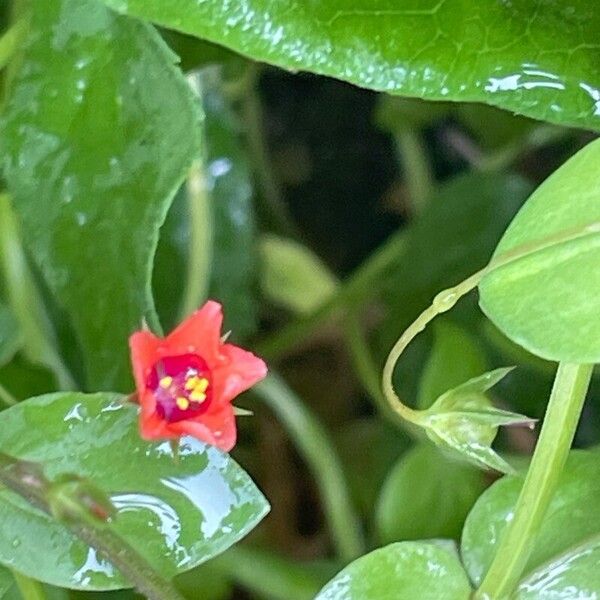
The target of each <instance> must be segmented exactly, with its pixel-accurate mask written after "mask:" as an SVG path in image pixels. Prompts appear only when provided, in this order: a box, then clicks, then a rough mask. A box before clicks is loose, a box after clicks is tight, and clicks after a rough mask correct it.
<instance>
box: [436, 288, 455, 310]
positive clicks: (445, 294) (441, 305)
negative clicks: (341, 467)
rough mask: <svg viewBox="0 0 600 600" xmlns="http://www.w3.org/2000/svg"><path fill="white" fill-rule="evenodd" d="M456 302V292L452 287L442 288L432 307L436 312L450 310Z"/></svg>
mask: <svg viewBox="0 0 600 600" xmlns="http://www.w3.org/2000/svg"><path fill="white" fill-rule="evenodd" d="M457 302H458V294H457V293H456V290H455V289H454V288H450V289H447V290H442V291H441V292H440V293H439V294H438V295H437V296H436V297H435V298H434V299H433V307H434V308H435V309H436V311H437V312H438V313H443V312H446V311H448V310H450V309H451V308H452V307H453V306H454V305H455V304H456V303H457Z"/></svg>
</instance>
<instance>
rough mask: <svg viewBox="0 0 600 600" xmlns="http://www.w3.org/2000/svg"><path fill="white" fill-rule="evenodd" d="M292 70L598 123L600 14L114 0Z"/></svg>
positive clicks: (410, 3) (373, 0)
mask: <svg viewBox="0 0 600 600" xmlns="http://www.w3.org/2000/svg"><path fill="white" fill-rule="evenodd" d="M104 1H105V2H106V3H107V4H108V5H109V6H111V7H113V8H115V9H117V10H119V11H122V12H126V13H128V14H130V15H134V16H137V17H141V18H144V19H148V20H151V21H154V22H156V23H159V24H161V25H164V26H165V27H169V28H172V29H177V30H180V31H183V32H186V33H190V34H193V35H196V36H198V37H201V38H205V39H208V40H210V41H212V42H216V43H218V44H222V45H223V46H226V47H228V48H231V49H233V50H235V51H237V52H239V53H241V54H244V55H247V56H250V57H252V58H253V59H255V60H260V61H264V62H267V63H271V64H275V65H278V66H281V67H284V68H287V69H290V70H292V71H296V70H305V71H312V72H314V73H320V74H323V75H329V76H332V77H337V78H339V79H343V80H345V81H349V82H351V83H354V84H356V85H359V86H362V87H367V88H370V89H374V90H382V91H386V92H389V93H393V94H400V95H404V96H418V97H422V98H427V99H431V100H462V101H469V102H485V103H488V104H493V105H496V106H500V107H502V108H505V109H508V110H510V111H512V112H517V113H521V114H524V115H527V116H530V117H534V118H537V119H543V120H547V121H552V122H555V123H562V124H570V125H576V126H579V127H585V128H591V129H600V108H599V104H598V103H599V102H600V100H599V99H600V91H599V89H598V88H600V76H599V74H598V70H597V69H596V63H597V58H598V49H599V45H598V33H599V32H600V15H599V14H598V11H596V10H595V9H594V8H595V7H594V6H593V5H592V4H590V3H589V2H587V1H586V0H569V1H568V2H558V1H556V0H540V1H538V2H535V3H532V2H530V1H529V0H513V1H512V2H510V3H505V2H497V1H496V0H482V1H481V2H477V3H473V2H465V0H421V1H416V0H396V1H393V2H392V1H390V0H352V1H351V2H348V0H329V1H328V2H322V1H321V0H310V1H309V2H306V1H300V0H290V1H288V2H280V3H273V2H270V1H269V0H248V1H247V2H243V3H237V2H223V1H222V0H205V1H203V2H181V0H104Z"/></svg>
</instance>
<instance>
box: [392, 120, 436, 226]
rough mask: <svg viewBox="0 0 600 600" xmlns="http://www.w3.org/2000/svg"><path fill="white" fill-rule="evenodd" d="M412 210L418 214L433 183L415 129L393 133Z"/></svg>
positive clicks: (425, 154)
mask: <svg viewBox="0 0 600 600" xmlns="http://www.w3.org/2000/svg"><path fill="white" fill-rule="evenodd" d="M394 137H395V139H396V146H397V147H398V154H399V156H400V162H401V166H402V170H403V172H404V176H405V178H406V184H407V187H408V194H409V198H410V204H411V208H412V212H413V213H414V214H416V215H419V214H421V213H422V212H423V210H424V208H425V207H426V206H427V203H428V202H429V199H430V198H431V196H432V195H433V189H434V183H433V175H432V173H431V168H430V166H429V160H428V158H427V153H426V151H425V146H424V144H423V139H422V136H421V134H420V133H419V132H418V131H417V130H415V129H402V130H400V131H397V132H395V133H394Z"/></svg>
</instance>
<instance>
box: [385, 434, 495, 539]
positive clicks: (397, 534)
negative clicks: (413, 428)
mask: <svg viewBox="0 0 600 600" xmlns="http://www.w3.org/2000/svg"><path fill="white" fill-rule="evenodd" d="M483 489H484V479H483V476H482V473H481V472H480V471H478V470H477V469H474V468H473V467H471V466H470V465H466V464H464V463H462V462H458V461H456V460H452V459H450V458H446V457H445V456H443V455H442V454H441V453H440V451H439V450H438V449H436V448H435V447H434V446H432V445H430V444H419V445H417V446H415V447H414V448H412V449H411V450H410V451H409V452H407V453H406V454H405V455H403V456H402V458H401V459H400V460H399V461H398V462H397V463H396V465H395V466H394V468H393V469H392V471H391V472H390V474H389V475H388V477H387V479H386V481H385V484H384V486H383V488H382V490H381V496H380V497H379V502H378V504H377V512H376V521H377V529H378V532H379V540H380V541H381V542H382V543H390V542H394V541H400V540H418V539H432V538H453V539H459V538H460V532H461V530H462V526H463V523H464V520H465V518H466V516H467V513H468V512H469V510H470V509H471V507H472V506H473V504H474V502H475V500H477V498H478V496H479V494H480V493H481V492H482V491H483Z"/></svg>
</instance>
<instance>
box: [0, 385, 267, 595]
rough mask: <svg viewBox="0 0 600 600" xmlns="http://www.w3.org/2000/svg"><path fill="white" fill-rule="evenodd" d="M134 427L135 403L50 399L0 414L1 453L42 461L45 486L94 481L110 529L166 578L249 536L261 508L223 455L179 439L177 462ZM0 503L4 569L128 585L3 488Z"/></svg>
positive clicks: (88, 585)
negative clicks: (106, 500)
mask: <svg viewBox="0 0 600 600" xmlns="http://www.w3.org/2000/svg"><path fill="white" fill-rule="evenodd" d="M136 421H137V407H136V406H134V405H132V404H125V403H124V398H123V397H122V396H116V395H112V394H93V395H87V394H78V393H68V394H49V395H47V396H40V397H38V398H32V399H30V400H27V401H25V402H22V403H21V404H19V405H17V406H15V407H13V408H10V409H9V410H6V411H4V412H3V413H1V414H0V449H1V450H3V451H6V452H10V453H11V454H12V455H13V456H16V457H18V458H22V459H29V460H32V461H36V462H39V463H41V464H42V465H43V467H44V470H45V474H46V476H47V477H48V478H49V479H50V480H54V479H56V478H57V477H58V476H59V475H61V474H65V473H73V474H77V475H80V476H83V477H88V478H89V479H91V481H92V482H93V483H94V484H95V485H96V486H98V487H99V488H101V489H103V490H104V491H105V492H107V493H108V494H109V495H110V497H111V500H112V503H113V504H114V505H115V506H116V508H117V510H118V513H117V516H116V518H115V520H114V528H115V530H116V532H117V533H118V534H119V535H121V536H122V537H123V538H124V539H126V540H127V541H129V542H130V543H131V545H132V546H133V547H134V548H136V549H137V550H138V551H139V552H140V553H141V554H142V555H144V556H145V557H146V558H147V560H148V561H149V562H150V563H151V564H153V565H154V566H155V568H157V569H159V571H160V572H161V573H162V574H163V575H164V576H165V577H172V576H173V575H175V574H176V573H178V572H181V571H185V570H188V569H191V568H193V567H194V566H195V565H198V564H200V563H202V562H204V561H206V560H208V559H209V558H211V557H212V556H214V555H216V554H219V553H220V552H222V551H224V550H225V549H226V548H228V547H229V546H231V545H232V544H234V543H235V542H236V541H238V540H239V539H240V538H241V537H243V536H244V535H246V534H247V533H248V532H249V531H250V530H251V529H252V528H253V527H254V526H255V525H256V524H257V523H258V522H259V521H260V520H261V519H262V517H263V516H264V515H265V514H266V512H267V510H268V504H267V502H266V501H265V499H264V497H263V496H262V494H261V493H260V492H259V491H258V490H257V488H256V487H255V485H254V484H253V483H252V481H251V480H250V478H249V477H248V475H247V474H246V473H245V472H244V471H242V469H240V467H239V466H238V465H237V464H236V463H235V462H233V460H232V459H231V458H229V456H227V455H225V454H222V453H221V452H219V451H218V450H217V449H216V448H213V447H210V446H206V445H204V444H202V443H200V442H197V441H196V440H194V439H192V438H183V439H182V445H181V448H180V452H179V460H178V461H175V460H174V457H173V454H172V451H171V447H170V445H169V443H168V442H160V443H149V442H145V441H143V440H141V439H140V437H139V434H138V430H137V423H136ZM41 431H43V435H40V432H41ZM0 506H1V510H0V530H1V531H2V536H0V562H1V563H4V564H5V565H10V566H14V567H15V568H17V569H18V570H20V571H21V572H23V573H26V574H28V575H31V576H33V577H35V578H36V579H40V580H42V581H45V582H48V583H51V584H53V585H58V586H62V587H70V588H83V589H92V590H93V589H97V590H102V589H115V588H119V587H127V585H128V584H127V582H126V581H124V580H123V578H122V576H121V575H120V574H119V573H118V572H116V570H115V569H113V567H112V566H111V565H110V564H109V563H107V562H106V561H105V560H104V559H103V558H101V557H99V556H98V555H97V554H96V552H95V551H94V550H92V549H90V548H88V547H87V546H85V544H83V543H82V542H80V541H79V540H78V539H76V538H75V537H74V536H73V535H72V534H71V533H70V532H69V531H68V530H67V529H65V528H64V527H63V526H62V525H60V524H59V523H57V522H55V521H53V520H52V519H51V518H50V517H49V516H47V515H46V514H43V513H41V512H39V511H38V510H36V509H34V508H32V507H31V506H30V505H29V504H27V503H26V502H25V501H24V500H21V499H20V498H18V497H16V496H15V495H14V494H13V493H12V492H9V491H7V490H2V491H0ZM32 540H35V543H32Z"/></svg>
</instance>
